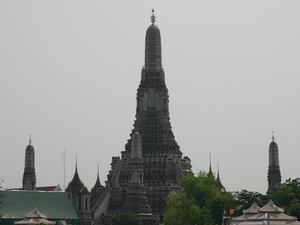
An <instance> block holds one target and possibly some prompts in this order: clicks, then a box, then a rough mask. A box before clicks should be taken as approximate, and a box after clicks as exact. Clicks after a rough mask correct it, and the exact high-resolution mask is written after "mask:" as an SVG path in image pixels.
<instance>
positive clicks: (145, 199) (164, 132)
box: [91, 10, 191, 224]
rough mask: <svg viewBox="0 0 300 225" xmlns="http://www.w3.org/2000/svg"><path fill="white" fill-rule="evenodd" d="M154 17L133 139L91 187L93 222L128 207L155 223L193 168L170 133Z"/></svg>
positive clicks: (107, 220)
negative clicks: (103, 183)
mask: <svg viewBox="0 0 300 225" xmlns="http://www.w3.org/2000/svg"><path fill="white" fill-rule="evenodd" d="M155 22H156V17H155V14H154V10H152V15H151V25H150V26H149V27H148V29H147V31H146V39H145V65H144V66H143V68H142V72H141V81H140V85H139V88H138V90H137V98H136V100H137V106H136V116H135V117H136V119H135V121H134V125H133V129H132V131H131V134H130V137H131V138H130V139H129V140H128V141H127V143H126V145H125V151H122V152H121V158H120V157H113V158H112V162H111V170H110V171H109V174H108V176H107V181H106V188H105V189H104V188H103V187H100V186H99V185H98V186H99V188H96V189H93V196H94V198H93V197H92V200H91V201H92V209H91V210H92V215H93V219H94V223H95V224H101V223H104V224H110V223H111V221H112V218H113V216H115V215H118V214H120V213H123V212H126V211H132V212H135V213H136V214H137V215H139V217H140V218H141V220H142V222H143V224H157V223H159V222H160V221H161V220H162V218H163V214H164V211H165V198H166V196H167V195H168V194H169V193H170V192H171V191H172V190H181V189H182V186H181V180H182V178H183V177H184V176H185V175H186V174H188V173H191V162H190V159H189V158H188V157H183V154H182V152H181V151H180V147H179V145H178V144H177V142H176V141H175V137H174V134H173V132H172V127H171V123H170V116H169V95H168V89H167V87H166V83H165V73H164V70H163V67H162V56H161V36H160V30H159V28H158V26H157V25H156V24H155ZM97 190H98V194H97Z"/></svg>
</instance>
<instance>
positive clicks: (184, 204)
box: [164, 191, 201, 225]
mask: <svg viewBox="0 0 300 225" xmlns="http://www.w3.org/2000/svg"><path fill="white" fill-rule="evenodd" d="M166 204H167V211H166V213H165V216H164V224H165V225H180V224H195V225H196V224H198V221H199V220H200V217H201V212H200V209H199V207H198V206H197V205H195V204H194V202H193V200H192V199H189V198H188V197H187V195H186V193H184V192H182V191H173V192H171V193H170V195H169V196H168V197H167V201H166Z"/></svg>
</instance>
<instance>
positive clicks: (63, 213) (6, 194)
mask: <svg viewBox="0 0 300 225" xmlns="http://www.w3.org/2000/svg"><path fill="white" fill-rule="evenodd" d="M0 196H1V197H2V202H3V205H2V207H1V208H0V214H1V215H2V219H4V218H6V219H23V218H25V216H26V215H27V214H28V212H31V211H32V209H34V208H38V209H39V210H40V211H41V212H43V214H45V216H47V218H50V219H71V220H73V219H75V220H78V216H77V214H76V212H75V210H74V208H73V206H72V204H71V201H70V200H69V198H68V196H67V194H66V193H65V192H39V191H0Z"/></svg>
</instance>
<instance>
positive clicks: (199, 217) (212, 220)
mask: <svg viewBox="0 0 300 225" xmlns="http://www.w3.org/2000/svg"><path fill="white" fill-rule="evenodd" d="M182 182H183V187H184V191H176V192H172V193H171V194H170V195H169V196H168V197H167V207H166V209H167V210H166V213H165V217H164V224H165V225H183V224H193V225H202V224H203V225H210V224H211V225H215V224H222V218H223V212H224V209H225V208H228V209H230V208H234V206H236V201H235V199H234V197H233V195H232V194H231V193H226V194H220V193H219V190H218V186H217V181H216V179H215V177H214V176H211V175H208V174H206V173H204V172H201V173H199V175H198V176H194V175H192V174H190V175H187V176H185V177H184V178H183V180H182Z"/></svg>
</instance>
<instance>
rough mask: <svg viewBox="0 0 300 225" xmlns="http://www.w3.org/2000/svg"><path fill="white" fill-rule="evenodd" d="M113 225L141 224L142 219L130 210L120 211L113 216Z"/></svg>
mask: <svg viewBox="0 0 300 225" xmlns="http://www.w3.org/2000/svg"><path fill="white" fill-rule="evenodd" d="M112 224H113V225H142V221H141V220H140V218H139V217H138V215H136V214H134V213H132V212H126V213H122V214H120V215H117V216H114V217H113V220H112Z"/></svg>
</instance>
